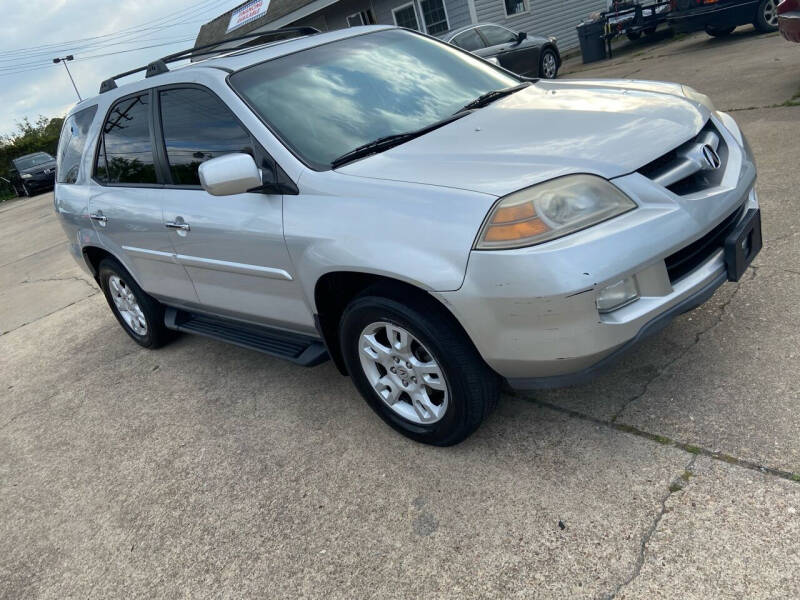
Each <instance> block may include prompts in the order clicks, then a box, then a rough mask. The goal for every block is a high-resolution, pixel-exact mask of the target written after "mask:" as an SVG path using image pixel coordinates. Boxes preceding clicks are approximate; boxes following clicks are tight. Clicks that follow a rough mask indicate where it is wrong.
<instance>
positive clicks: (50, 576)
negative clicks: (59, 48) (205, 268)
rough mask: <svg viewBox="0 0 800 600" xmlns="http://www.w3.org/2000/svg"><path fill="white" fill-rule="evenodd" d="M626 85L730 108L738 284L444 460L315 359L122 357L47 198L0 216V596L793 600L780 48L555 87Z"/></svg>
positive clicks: (506, 416) (168, 350)
mask: <svg viewBox="0 0 800 600" xmlns="http://www.w3.org/2000/svg"><path fill="white" fill-rule="evenodd" d="M579 68H580V67H576V66H573V65H570V64H567V65H566V69H565V71H566V72H569V71H571V70H575V69H579ZM626 75H633V76H635V77H640V78H652V79H671V80H679V81H682V82H684V83H688V84H690V85H693V86H695V87H697V88H698V89H699V90H701V91H704V92H707V93H709V94H710V95H711V96H712V97H713V98H714V99H715V100H716V101H717V102H718V104H719V106H720V107H724V108H728V109H732V110H733V111H734V112H733V114H734V116H735V117H736V119H737V120H738V121H739V122H740V123H741V124H742V126H743V128H744V130H745V132H746V134H747V135H748V137H749V139H750V141H751V144H752V146H753V148H754V150H755V152H756V155H757V157H758V162H759V167H760V181H759V192H760V196H761V202H762V206H763V209H764V232H765V248H764V250H763V251H762V254H761V255H760V256H759V258H758V260H757V263H756V269H754V270H753V271H752V272H751V274H750V275H748V277H746V278H745V280H744V281H743V282H741V283H740V284H738V285H734V284H728V285H726V286H723V288H722V289H720V290H719V292H718V293H717V294H716V295H715V297H714V298H713V299H712V300H711V301H710V302H709V303H708V304H707V305H705V306H703V307H702V308H700V309H698V310H697V311H694V312H693V313H690V314H688V315H684V316H683V317H681V318H680V319H678V320H677V321H676V322H675V323H673V324H672V325H671V326H670V327H669V328H667V329H666V330H665V331H663V332H662V333H661V334H659V335H658V336H656V337H655V338H653V339H651V340H649V341H647V342H646V343H645V344H643V345H642V346H640V347H638V348H637V349H636V350H634V352H633V353H632V354H630V355H629V356H627V357H626V358H625V359H624V360H623V361H622V362H621V363H620V364H619V366H618V367H617V368H616V369H614V370H613V371H612V372H610V373H608V374H606V375H604V376H602V377H600V378H599V379H597V380H595V381H594V382H592V383H590V384H588V385H584V386H581V387H577V388H570V389H567V390H558V391H549V392H537V393H535V394H524V395H523V394H520V395H516V396H509V395H506V396H504V397H503V399H502V401H501V404H500V406H499V408H498V410H497V411H496V412H495V413H494V415H493V416H492V417H491V418H490V419H489V421H488V422H487V423H486V424H485V425H484V426H483V427H482V428H481V429H480V430H479V431H478V433H477V434H476V435H475V436H473V437H472V438H470V439H469V440H467V441H466V442H465V443H463V444H461V445H459V446H457V447H455V448H448V449H435V448H429V447H424V446H420V445H417V444H414V443H412V442H410V441H407V440H405V439H404V438H402V437H400V436H398V435H397V434H395V433H394V432H393V431H391V430H390V429H388V428H387V427H386V426H385V425H383V423H382V422H381V421H380V420H379V419H378V418H377V417H376V416H375V415H374V414H373V413H372V412H371V411H370V410H369V408H368V407H367V406H366V405H365V404H364V402H363V401H362V400H361V399H360V397H359V396H358V395H357V393H356V392H355V390H354V389H353V387H352V386H351V384H350V383H349V381H348V380H347V379H345V378H342V377H340V376H339V375H338V374H337V373H336V372H335V369H334V368H333V367H332V366H331V365H330V364H326V365H323V366H320V367H317V368H314V369H302V368H300V367H296V366H294V365H291V364H288V363H284V362H281V361H278V360H274V359H271V358H268V357H265V356H263V355H260V354H257V353H254V352H250V351H247V350H243V349H240V348H236V347H232V346H227V345H224V344H221V343H216V342H213V341H209V340H206V339H202V338H195V337H189V336H184V337H181V338H179V339H178V340H177V341H176V342H175V343H173V344H171V345H169V346H167V347H165V348H164V349H162V350H160V351H157V352H148V351H146V350H143V349H141V348H139V347H138V346H136V345H135V344H134V343H133V342H132V341H130V340H129V339H128V338H127V336H125V335H124V333H123V332H122V330H121V329H120V328H119V326H118V324H117V323H116V321H115V320H114V318H113V317H112V315H111V313H110V311H109V310H108V308H107V306H106V305H105V300H104V299H103V297H102V295H100V294H99V293H97V288H96V285H95V284H94V282H92V281H90V280H89V279H88V277H87V276H85V275H84V274H83V272H82V271H80V270H79V269H78V268H77V266H75V265H74V263H73V262H72V259H71V258H70V257H69V256H68V255H67V251H66V242H65V241H64V238H63V234H62V232H61V230H60V228H59V227H58V224H57V222H56V221H55V218H54V216H53V213H52V198H51V196H50V195H46V196H42V197H38V198H34V199H30V200H25V201H21V202H15V203H7V204H0V331H1V332H2V335H1V336H0V373H2V379H0V598H9V599H10V598H15V599H16V598H59V599H61V598H71V597H81V598H153V597H168V598H172V597H178V596H183V597H213V598H217V597H227V598H241V597H268V598H283V597H311V598H320V597H327V598H354V597H356V598H419V597H425V598H485V597H493V598H609V597H617V598H657V597H683V598H709V597H713V598H741V597H747V598H792V597H798V595H800V574H798V573H800V556H798V548H799V547H800V545H798V543H797V539H798V536H799V535H800V521H799V520H798V519H800V483H798V482H796V481H793V478H798V479H800V477H798V476H797V474H800V436H798V431H800V417H799V416H798V410H797V405H798V399H800V384H798V383H797V379H796V374H797V372H798V366H800V364H798V363H799V362H800V351H798V341H800V340H798V337H799V334H798V331H799V330H798V317H799V316H800V314H799V312H798V308H797V306H796V299H797V298H798V297H800V295H799V294H798V292H800V267H798V266H797V265H798V264H800V260H798V259H800V256H799V255H798V254H799V251H798V245H797V244H798V239H800V238H799V237H798V236H799V235H800V217H798V215H797V204H796V202H797V200H796V198H797V190H798V189H800V171H798V169H797V168H796V166H795V165H796V162H797V161H796V157H797V156H798V147H799V146H798V145H799V144H800V141H798V140H800V107H777V108H776V107H773V106H776V105H781V104H784V103H785V102H786V101H788V100H790V99H791V97H792V95H793V94H794V93H795V92H797V91H800V47H798V46H796V45H791V44H788V43H786V42H783V40H781V39H780V38H777V37H775V36H756V35H754V34H752V33H748V32H747V31H744V32H742V33H738V32H737V34H735V35H734V36H732V38H731V39H730V40H726V41H724V42H720V41H718V40H709V39H707V38H706V37H705V36H704V35H696V36H689V37H686V38H682V39H679V40H675V41H671V42H669V43H661V44H657V45H646V44H641V45H637V46H631V47H629V48H628V49H627V50H626V52H625V53H624V54H623V55H622V56H620V58H616V59H614V60H613V61H609V62H608V63H603V64H601V65H593V66H591V68H590V69H588V70H585V71H582V72H574V73H571V74H569V76H604V77H619V76H626ZM753 107H756V108H753ZM745 109H747V110H745Z"/></svg>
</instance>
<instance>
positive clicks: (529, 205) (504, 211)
mask: <svg viewBox="0 0 800 600" xmlns="http://www.w3.org/2000/svg"><path fill="white" fill-rule="evenodd" d="M535 216H536V209H535V208H534V207H533V202H523V203H521V204H516V205H513V206H501V207H500V208H498V209H497V212H495V213H494V217H493V218H492V223H512V222H513V221H522V220H525V219H532V218H533V217H535Z"/></svg>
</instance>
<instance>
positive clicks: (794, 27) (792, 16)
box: [778, 0, 800, 43]
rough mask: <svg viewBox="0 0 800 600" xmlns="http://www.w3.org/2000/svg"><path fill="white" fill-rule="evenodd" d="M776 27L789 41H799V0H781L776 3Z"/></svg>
mask: <svg viewBox="0 0 800 600" xmlns="http://www.w3.org/2000/svg"><path fill="white" fill-rule="evenodd" d="M778 29H780V32H781V35H782V36H783V37H784V38H786V39H787V40H789V41H790V42H797V43H800V0H781V3H780V4H778Z"/></svg>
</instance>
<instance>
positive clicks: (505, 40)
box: [478, 25, 539, 76]
mask: <svg viewBox="0 0 800 600" xmlns="http://www.w3.org/2000/svg"><path fill="white" fill-rule="evenodd" d="M478 31H480V33H481V35H482V36H483V38H484V39H485V40H486V45H487V49H486V53H487V54H488V55H490V56H496V57H497V60H498V62H499V63H500V64H501V65H502V66H503V67H504V68H506V69H508V70H509V71H513V72H514V73H518V74H519V75H528V76H536V75H538V74H539V50H538V47H537V46H536V44H532V43H530V42H528V41H527V40H525V41H523V42H520V41H519V40H518V38H517V34H516V33H514V32H513V31H511V30H509V29H506V28H505V27H500V26H499V25H481V26H480V27H478Z"/></svg>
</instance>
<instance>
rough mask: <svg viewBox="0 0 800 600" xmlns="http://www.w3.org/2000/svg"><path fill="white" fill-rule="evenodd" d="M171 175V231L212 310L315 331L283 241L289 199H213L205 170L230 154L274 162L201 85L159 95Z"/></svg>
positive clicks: (167, 220) (166, 198) (167, 219)
mask: <svg viewBox="0 0 800 600" xmlns="http://www.w3.org/2000/svg"><path fill="white" fill-rule="evenodd" d="M158 96H159V100H160V108H161V110H160V120H161V131H162V132H163V148H164V151H165V159H166V161H165V163H166V166H167V168H168V170H169V173H168V176H169V178H170V179H171V182H172V185H169V186H167V187H166V189H165V190H164V192H163V196H162V201H163V206H164V226H165V228H167V229H168V231H169V232H170V233H169V235H170V238H171V242H172V245H173V247H174V249H175V254H176V259H177V261H178V262H179V263H180V264H181V265H182V266H183V267H184V268H185V269H186V270H187V272H188V273H189V277H190V278H191V280H192V282H193V283H194V287H195V289H196V290H197V295H198V297H199V299H200V304H201V305H202V307H203V308H204V309H205V310H207V311H208V312H211V313H215V314H218V315H223V316H230V317H234V318H240V319H245V320H248V321H255V322H259V323H263V324H266V325H272V326H277V327H285V328H289V329H295V330H297V329H299V330H302V331H307V332H314V331H315V329H314V322H313V318H312V314H311V311H310V309H309V308H308V305H307V304H306V302H305V299H304V296H303V292H302V288H301V287H300V285H299V283H298V282H297V280H296V278H295V276H294V269H293V267H292V263H291V259H290V258H289V252H288V249H287V247H286V242H285V241H284V238H283V197H282V196H281V195H277V194H275V195H268V194H263V193H245V194H236V195H232V196H212V195H210V194H208V193H207V192H205V191H204V190H203V189H202V188H201V187H200V180H199V177H198V172H197V169H198V166H199V165H200V163H202V162H203V161H205V160H208V159H210V158H214V157H216V156H220V155H222V154H226V153H229V152H246V153H248V154H251V155H253V156H254V157H255V158H256V160H257V162H258V164H263V163H262V161H263V160H264V159H265V158H267V157H266V156H265V153H264V151H263V149H261V147H260V145H259V144H258V143H257V142H256V141H255V140H254V139H253V137H252V136H251V135H250V134H249V132H247V130H245V129H244V127H243V126H242V125H241V124H240V123H239V121H238V120H237V119H236V117H235V116H234V115H233V114H232V113H231V112H230V110H229V109H228V108H227V107H226V106H225V104H224V103H223V102H222V101H221V100H220V99H219V98H218V97H217V96H215V95H214V94H212V93H211V92H210V91H209V90H207V89H205V88H201V87H199V86H191V87H185V86H184V87H169V88H162V89H160V90H159V91H158Z"/></svg>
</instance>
